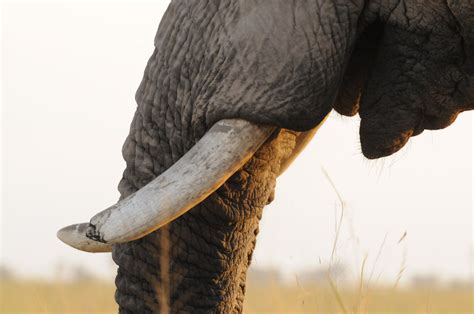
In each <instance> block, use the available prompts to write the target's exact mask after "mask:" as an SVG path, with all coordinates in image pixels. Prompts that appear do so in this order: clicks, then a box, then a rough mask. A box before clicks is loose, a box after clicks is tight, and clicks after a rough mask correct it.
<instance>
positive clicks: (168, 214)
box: [58, 119, 275, 252]
mask: <svg viewBox="0 0 474 314" xmlns="http://www.w3.org/2000/svg"><path fill="white" fill-rule="evenodd" d="M274 130H275V128H274V127H270V126H258V125H256V124H253V123H251V122H248V121H245V120H239V119H233V120H221V121H219V122H217V123H216V124H215V125H214V126H212V128H210V129H209V131H207V132H206V134H205V135H204V136H203V137H202V138H201V139H200V140H199V141H198V142H197V143H196V145H194V146H193V147H192V148H191V149H190V150H189V151H188V152H187V153H186V154H185V155H184V156H183V157H181V159H179V160H178V161H177V162H176V163H175V164H173V165H172V166H171V167H170V168H169V169H168V170H166V171H165V172H164V173H162V174H161V175H160V176H158V177H157V178H155V179H154V180H153V181H151V182H150V183H148V184H147V185H146V186H144V187H143V188H141V189H140V190H138V191H137V192H135V193H133V194H132V195H130V196H129V197H127V198H125V199H123V200H122V201H120V202H118V203H117V204H115V205H113V206H111V207H109V208H107V209H106V210H104V211H102V212H100V213H98V214H97V215H95V216H94V217H92V219H91V220H90V223H89V224H87V223H86V224H79V225H72V226H69V227H66V228H63V229H61V230H60V231H59V232H58V238H59V239H60V240H61V241H63V242H64V243H66V244H68V245H70V246H72V247H74V248H76V249H79V250H83V251H87V252H104V251H110V250H111V245H112V244H115V243H123V242H128V241H132V240H135V239H138V238H141V237H143V236H145V235H147V234H149V233H150V232H153V231H155V230H156V229H158V228H160V227H161V226H163V225H166V224H167V223H169V222H171V221H173V220H174V219H176V218H178V217H179V216H181V215H183V214H184V213H186V212H187V211H188V210H190V209H191V208H192V207H194V206H195V205H197V204H198V203H200V202H202V201H203V200H204V199H205V198H206V197H208V196H209V195H210V194H212V193H213V192H214V191H215V190H217V189H218V188H219V187H220V186H221V185H222V184H224V183H225V181H226V180H227V179H228V178H229V177H230V176H231V175H232V174H234V173H235V172H236V171H237V170H238V169H239V168H241V167H242V166H243V165H244V164H245V163H246V162H247V161H248V160H249V159H250V158H251V157H252V156H253V154H254V153H255V152H256V151H257V149H258V148H259V147H260V146H261V145H262V144H263V143H264V142H265V141H266V140H267V139H268V137H269V136H270V135H271V134H272V132H273V131H274Z"/></svg>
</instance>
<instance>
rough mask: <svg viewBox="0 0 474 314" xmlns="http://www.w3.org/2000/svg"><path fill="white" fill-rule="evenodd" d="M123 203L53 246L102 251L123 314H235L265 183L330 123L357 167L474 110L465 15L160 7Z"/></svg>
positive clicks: (240, 2)
mask: <svg viewBox="0 0 474 314" xmlns="http://www.w3.org/2000/svg"><path fill="white" fill-rule="evenodd" d="M154 44H155V49H154V51H153V53H152V55H151V57H150V58H149V60H148V63H147V65H146V69H145V71H144V75H143V79H142V81H141V83H140V86H139V88H138V90H137V92H136V95H135V98H136V102H137V108H136V113H135V115H134V118H133V121H132V123H131V127H130V133H129V135H128V137H127V138H126V141H125V143H124V146H123V151H122V153H123V158H124V159H125V161H126V169H125V171H124V173H123V177H122V179H121V181H120V183H119V187H118V188H119V191H120V193H121V197H120V200H119V201H118V202H117V203H116V204H115V205H113V206H111V207H109V208H107V209H105V210H104V211H102V212H100V213H98V214H97V215H96V216H94V217H93V218H92V219H91V220H90V222H88V223H82V224H76V225H71V226H69V227H65V228H63V229H61V230H60V231H59V232H58V237H59V238H60V239H61V240H62V241H64V242H65V243H67V244H69V245H71V246H73V247H75V248H77V249H80V250H83V251H89V252H110V251H111V252H112V257H113V259H114V261H115V263H116V264H117V265H118V271H117V276H116V280H115V284H116V293H115V300H116V302H117V303H118V305H119V311H120V313H155V312H163V313H167V312H173V313H174V312H189V313H197V312H212V313H230V312H242V311H243V300H244V296H245V282H246V272H247V269H248V267H249V265H250V263H251V260H252V252H253V250H254V247H255V243H256V238H257V234H258V232H259V227H258V226H259V221H260V219H261V217H262V214H263V208H264V207H265V206H266V205H267V204H268V203H270V202H271V201H272V200H273V198H274V188H275V184H276V178H277V177H278V176H279V175H280V174H281V173H282V172H283V171H284V170H285V169H286V168H287V167H288V166H289V165H290V164H291V162H292V161H293V160H294V159H295V158H296V156H297V155H298V153H299V152H300V151H301V150H302V149H303V148H304V146H305V145H306V143H307V142H308V141H309V140H310V139H311V137H312V136H313V135H314V134H315V132H316V130H317V128H318V127H319V125H321V124H322V122H323V121H324V120H325V117H326V116H327V115H328V113H329V112H330V111H331V110H333V109H334V110H335V111H337V112H338V113H340V114H342V115H346V116H354V115H356V114H358V115H359V116H360V118H361V123H360V141H361V148H362V153H363V155H364V156H365V157H366V158H368V159H376V158H381V157H385V156H389V155H391V154H393V153H395V152H397V151H398V150H399V149H401V148H402V147H403V146H404V145H405V144H406V143H407V141H408V140H409V139H410V137H412V136H416V135H418V134H420V133H421V132H423V130H434V129H441V128H445V127H447V126H448V125H450V124H451V123H452V122H453V121H454V120H455V118H456V116H457V115H458V114H459V113H460V112H462V111H466V110H472V109H474V3H473V2H471V1H470V0H352V1H347V0H293V1H288V0H272V1H269V0H199V1H198V0H172V1H171V3H170V5H169V7H168V9H167V11H166V13H165V15H164V16H163V18H162V20H161V22H160V25H159V28H158V31H157V34H156V37H155V40H154Z"/></svg>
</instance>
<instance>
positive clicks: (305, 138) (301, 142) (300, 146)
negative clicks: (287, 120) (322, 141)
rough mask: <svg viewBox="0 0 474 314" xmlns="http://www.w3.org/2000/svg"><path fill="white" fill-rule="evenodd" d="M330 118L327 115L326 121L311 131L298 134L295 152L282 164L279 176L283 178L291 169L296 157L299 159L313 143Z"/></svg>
mask: <svg viewBox="0 0 474 314" xmlns="http://www.w3.org/2000/svg"><path fill="white" fill-rule="evenodd" d="M328 117H329V114H327V115H326V116H325V117H324V119H323V120H322V121H321V122H320V123H319V124H318V125H317V126H315V127H314V128H312V129H311V130H308V131H305V132H301V133H300V134H298V136H297V137H296V144H295V148H294V149H293V152H292V153H291V155H290V156H289V157H288V158H287V159H285V160H283V161H282V162H281V166H280V172H279V173H278V176H281V175H282V174H283V173H284V172H285V171H286V170H287V169H288V168H289V167H290V165H291V164H292V163H293V161H295V159H296V157H298V156H299V155H300V153H301V152H302V151H303V150H304V149H305V148H306V146H307V145H308V144H309V142H311V140H312V139H313V137H314V135H315V134H316V132H318V130H319V128H320V127H321V125H323V123H324V122H326V120H327V118H328Z"/></svg>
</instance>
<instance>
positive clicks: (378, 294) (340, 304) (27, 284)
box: [0, 280, 473, 314]
mask: <svg viewBox="0 0 474 314" xmlns="http://www.w3.org/2000/svg"><path fill="white" fill-rule="evenodd" d="M114 288H115V287H114V286H113V283H110V282H107V283H106V282H101V281H98V280H84V281H78V282H70V283H66V282H63V283H59V282H56V283H54V282H42V281H30V280H4V281H2V282H1V284H0V313H5V314H6V313H65V314H66V313H116V312H117V305H116V304H115V302H114V299H113V295H114ZM245 302H246V304H245V312H246V313H473V290H472V287H467V286H466V287H457V288H455V287H450V288H447V287H445V288H442V287H429V286H427V287H423V288H420V287H419V288H414V287H412V288H401V287H397V288H394V287H385V288H384V287H378V288H371V289H359V288H358V287H355V288H352V289H350V288H343V287H337V286H335V285H332V284H330V283H329V284H327V285H309V286H305V287H302V286H298V285H293V286H291V285H288V286H287V285H284V284H281V283H274V284H271V283H269V284H264V285H257V284H252V283H251V284H250V285H249V286H248V291H247V298H246V301H245Z"/></svg>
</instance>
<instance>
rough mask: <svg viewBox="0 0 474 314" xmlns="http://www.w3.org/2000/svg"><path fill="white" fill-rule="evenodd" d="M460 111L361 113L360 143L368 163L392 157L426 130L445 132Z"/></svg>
mask: <svg viewBox="0 0 474 314" xmlns="http://www.w3.org/2000/svg"><path fill="white" fill-rule="evenodd" d="M459 112H461V111H450V112H449V113H448V114H443V115H439V116H431V115H427V114H425V113H424V111H423V110H418V111H417V110H414V111H409V110H397V111H395V110H393V111H388V112H384V113H383V114H378V113H373V112H370V111H361V112H360V115H361V124H360V131H359V132H360V141H361V147H362V153H363V154H364V156H365V157H367V158H368V159H377V158H382V157H387V156H390V155H392V154H394V153H396V152H398V151H399V150H400V149H402V148H403V147H404V146H405V144H406V143H407V142H408V141H409V140H410V138H411V137H413V136H417V135H419V134H421V133H422V132H423V131H424V130H437V129H443V128H446V127H448V126H449V125H451V124H452V123H453V122H454V121H455V120H456V117H457V116H458V114H459Z"/></svg>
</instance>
